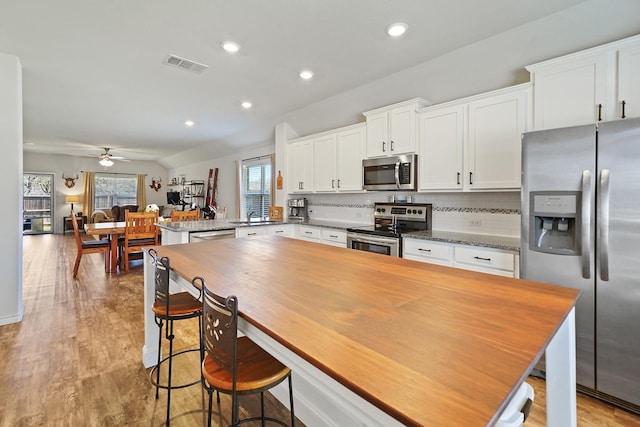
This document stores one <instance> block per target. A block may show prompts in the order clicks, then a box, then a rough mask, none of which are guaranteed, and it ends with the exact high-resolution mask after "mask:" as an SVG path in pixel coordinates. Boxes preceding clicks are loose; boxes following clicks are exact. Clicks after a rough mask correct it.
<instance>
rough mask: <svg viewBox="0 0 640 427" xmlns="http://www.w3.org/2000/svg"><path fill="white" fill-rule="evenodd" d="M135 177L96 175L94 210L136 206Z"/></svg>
mask: <svg viewBox="0 0 640 427" xmlns="http://www.w3.org/2000/svg"><path fill="white" fill-rule="evenodd" d="M136 187H137V182H136V176H135V175H120V174H119V175H113V174H96V181H95V201H94V203H95V209H110V208H111V207H112V206H115V205H135V204H136Z"/></svg>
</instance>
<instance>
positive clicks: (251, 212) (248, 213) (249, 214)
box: [247, 211, 258, 221]
mask: <svg viewBox="0 0 640 427" xmlns="http://www.w3.org/2000/svg"><path fill="white" fill-rule="evenodd" d="M257 215H258V214H257V213H255V212H254V211H247V221H251V217H252V216H257Z"/></svg>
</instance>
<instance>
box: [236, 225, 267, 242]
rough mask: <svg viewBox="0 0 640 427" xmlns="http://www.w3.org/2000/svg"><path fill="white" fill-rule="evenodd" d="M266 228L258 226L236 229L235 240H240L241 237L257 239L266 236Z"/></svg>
mask: <svg viewBox="0 0 640 427" xmlns="http://www.w3.org/2000/svg"><path fill="white" fill-rule="evenodd" d="M267 228H268V227H260V226H255V225H254V226H250V227H240V228H236V239H240V238H242V237H257V236H266V235H267Z"/></svg>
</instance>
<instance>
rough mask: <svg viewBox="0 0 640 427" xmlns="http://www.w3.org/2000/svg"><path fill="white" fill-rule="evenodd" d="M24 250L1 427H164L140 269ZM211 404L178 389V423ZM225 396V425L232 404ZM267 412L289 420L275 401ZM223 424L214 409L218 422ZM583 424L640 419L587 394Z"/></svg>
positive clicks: (27, 243) (182, 371)
mask: <svg viewBox="0 0 640 427" xmlns="http://www.w3.org/2000/svg"><path fill="white" fill-rule="evenodd" d="M23 242H24V258H23V271H24V273H23V303H24V318H23V320H22V322H20V323H17V324H11V325H5V326H0V342H2V346H1V347H0V426H12V427H13V426H120V425H131V426H150V427H152V426H161V425H164V417H165V408H166V393H165V392H164V390H161V393H160V399H159V400H156V399H155V393H154V389H153V388H152V386H151V384H150V383H149V380H148V370H146V369H144V368H143V366H142V364H141V361H140V360H141V354H142V344H143V340H144V337H143V317H142V312H143V289H142V286H143V284H142V282H143V278H142V266H141V261H137V262H134V263H132V264H131V271H130V273H125V274H107V273H105V272H104V263H103V260H102V257H101V255H100V254H95V255H86V256H84V257H83V259H82V262H81V264H80V270H79V273H78V277H77V280H74V279H72V277H71V275H72V274H71V270H72V267H73V261H74V259H75V251H76V249H75V242H74V240H73V235H72V234H67V235H64V236H63V235H32V236H25V237H24V239H23ZM176 336H177V337H178V339H177V340H176V348H177V349H183V348H189V347H194V346H196V345H197V342H198V339H197V321H195V322H194V321H183V322H176ZM192 354H193V355H195V354H196V353H192ZM198 365H199V362H198V358H197V355H195V356H193V357H192V356H186V357H181V360H180V361H179V362H177V364H176V365H174V369H175V371H174V375H175V379H176V381H181V380H191V379H195V378H197V376H198V375H199V366H198ZM529 382H530V383H531V384H532V385H533V386H534V388H535V392H536V398H535V402H534V407H533V409H532V413H531V416H530V418H529V420H528V421H527V423H526V424H525V425H526V426H527V427H533V426H544V425H545V408H544V406H545V405H544V404H545V399H544V381H542V380H540V379H536V378H530V379H529ZM294 393H295V382H294ZM205 397H206V393H204V392H203V391H202V389H201V387H200V386H199V385H195V386H192V387H189V388H186V389H182V390H177V391H174V393H173V394H172V405H171V406H172V417H171V424H172V425H174V426H198V425H203V423H204V415H203V409H202V408H203V407H204V403H203V402H204V401H205V400H204V399H205ZM221 397H222V403H221V412H222V423H223V424H224V425H226V424H227V423H228V421H229V412H230V408H229V403H230V402H229V399H228V398H227V397H226V396H221ZM470 404H473V402H470ZM241 411H242V415H243V416H244V415H246V414H252V415H253V414H258V413H259V398H257V397H244V398H243V400H242V409H241ZM266 412H267V414H270V415H273V416H275V417H277V418H281V419H284V420H286V419H287V417H288V411H287V410H286V408H284V407H283V406H282V405H280V403H279V402H277V401H276V400H275V399H273V398H272V397H271V396H270V395H268V394H267V407H266ZM219 422H220V415H219V413H218V411H217V408H216V410H215V412H214V417H213V424H214V425H217V424H218V423H219ZM254 425H257V424H254ZM298 425H302V423H300V424H298ZM578 425H579V426H585V427H587V426H598V427H600V426H640V417H639V416H636V415H632V414H630V413H628V412H626V411H624V410H622V409H617V408H615V407H612V406H610V405H608V404H605V403H602V402H600V401H598V400H595V399H592V398H590V397H586V396H583V395H580V394H579V395H578Z"/></svg>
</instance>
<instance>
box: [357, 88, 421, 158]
mask: <svg viewBox="0 0 640 427" xmlns="http://www.w3.org/2000/svg"><path fill="white" fill-rule="evenodd" d="M427 105H429V102H428V101H426V100H424V99H421V98H416V99H411V100H409V101H405V102H401V103H398V104H393V105H390V106H388V107H383V108H378V109H376V110H372V111H367V112H365V113H363V114H364V115H365V117H366V118H367V143H366V155H367V157H382V156H393V155H398V154H406V153H415V151H416V138H417V132H416V110H417V109H418V108H421V107H425V106H427Z"/></svg>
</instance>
